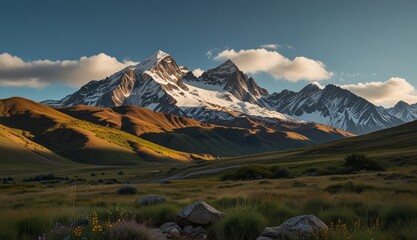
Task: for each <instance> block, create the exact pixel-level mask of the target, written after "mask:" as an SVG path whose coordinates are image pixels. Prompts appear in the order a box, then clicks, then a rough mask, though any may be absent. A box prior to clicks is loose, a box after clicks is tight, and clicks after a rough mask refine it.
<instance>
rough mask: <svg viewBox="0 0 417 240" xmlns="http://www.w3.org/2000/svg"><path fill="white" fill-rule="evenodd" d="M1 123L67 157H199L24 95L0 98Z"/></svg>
mask: <svg viewBox="0 0 417 240" xmlns="http://www.w3.org/2000/svg"><path fill="white" fill-rule="evenodd" d="M0 124H2V125H4V126H7V127H9V128H14V129H19V130H20V131H23V132H24V135H25V136H27V138H28V139H30V140H31V141H33V142H36V143H37V144H39V145H42V146H44V147H46V148H47V149H49V150H51V151H53V152H54V153H56V154H58V155H61V156H64V157H65V158H68V159H70V160H73V161H76V162H83V163H93V164H104V165H129V164H139V163H146V162H148V161H164V160H165V161H166V160H171V161H172V160H183V161H190V160H192V159H202V158H205V157H204V156H199V155H193V154H190V153H183V152H178V151H175V150H172V149H168V148H165V147H162V146H160V145H157V144H154V143H151V142H149V141H146V140H144V139H141V138H138V137H135V136H133V135H131V134H127V133H125V132H123V131H120V130H117V129H113V128H106V127H103V126H100V125H97V124H93V123H90V122H87V121H82V120H78V119H75V118H73V117H71V116H68V115H66V114H64V113H61V112H59V111H56V110H54V109H52V108H50V107H47V106H44V105H42V104H39V103H35V102H33V101H30V100H27V99H23V98H9V99H3V100H0Z"/></svg>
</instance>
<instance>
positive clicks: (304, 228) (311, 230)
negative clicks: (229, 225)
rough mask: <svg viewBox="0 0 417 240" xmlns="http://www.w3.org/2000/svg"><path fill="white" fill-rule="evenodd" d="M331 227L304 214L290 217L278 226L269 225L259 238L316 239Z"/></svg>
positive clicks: (267, 239) (314, 217)
mask: <svg viewBox="0 0 417 240" xmlns="http://www.w3.org/2000/svg"><path fill="white" fill-rule="evenodd" d="M328 229H329V228H328V227H327V225H326V224H325V223H324V222H322V221H321V220H320V219H319V218H317V217H316V216H313V215H302V216H296V217H293V218H290V219H288V220H287V221H285V222H284V223H282V224H281V225H279V226H277V227H267V228H265V229H264V231H263V232H262V234H261V236H260V237H258V238H257V240H276V239H288V240H291V239H316V236H317V235H318V234H321V233H323V232H327V230H328Z"/></svg>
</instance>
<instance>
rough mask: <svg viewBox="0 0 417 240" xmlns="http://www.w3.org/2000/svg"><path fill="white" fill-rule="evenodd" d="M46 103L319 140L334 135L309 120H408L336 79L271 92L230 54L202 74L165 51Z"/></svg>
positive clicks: (358, 128) (364, 126)
mask: <svg viewBox="0 0 417 240" xmlns="http://www.w3.org/2000/svg"><path fill="white" fill-rule="evenodd" d="M43 103H44V104H47V105H50V106H55V107H59V106H76V105H88V106H97V107H117V106H123V105H133V106H140V107H144V108H147V109H150V110H152V111H157V112H164V113H169V114H173V115H178V116H184V117H189V118H193V119H195V120H198V121H201V122H205V123H212V124H219V125H224V126H229V127H230V126H234V127H245V128H251V129H253V128H256V129H260V128H265V127H266V128H271V129H275V130H280V131H291V132H296V133H299V134H305V132H311V131H310V130H311V129H312V128H313V129H316V130H315V133H314V134H311V133H310V134H309V136H308V138H310V139H314V140H315V141H317V142H324V141H328V140H330V139H328V138H327V137H325V135H327V134H322V133H323V132H322V131H317V127H315V126H317V125H314V124H313V125H311V123H308V122H306V121H313V122H316V123H320V124H325V125H330V126H332V127H334V128H337V129H342V130H345V131H348V132H351V133H354V134H363V133H368V132H372V131H376V130H380V129H384V128H388V127H392V126H396V125H399V124H402V123H404V121H403V120H401V119H400V118H398V117H396V116H392V115H391V114H390V113H388V112H387V111H385V110H384V109H380V108H378V107H376V106H375V105H373V104H372V103H370V102H368V101H367V100H365V99H363V98H360V97H358V96H356V95H355V94H353V93H351V92H349V91H348V90H345V89H342V88H339V87H337V86H334V85H328V86H326V87H325V88H324V89H320V88H319V87H318V86H317V85H314V84H310V85H308V86H306V87H305V88H304V89H302V90H301V91H300V92H298V93H296V92H292V91H288V90H284V91H282V92H280V93H272V94H269V93H268V91H267V90H265V89H263V88H261V87H259V86H258V85H257V83H256V82H255V80H254V79H253V78H251V77H248V76H247V75H246V74H244V73H243V72H242V71H241V70H239V68H238V67H237V66H236V65H235V64H234V63H233V62H232V61H230V60H228V61H226V62H224V63H223V64H221V65H220V66H218V67H216V68H213V69H210V70H207V71H206V72H204V73H203V74H202V75H201V76H200V77H198V78H197V77H195V76H194V75H193V73H192V72H191V71H189V70H188V69H187V68H186V67H182V66H178V65H177V63H176V62H175V60H174V59H173V58H172V57H171V56H170V55H169V54H167V53H164V52H162V51H158V52H157V53H155V54H154V55H153V56H151V57H150V58H148V59H147V60H146V61H144V62H141V63H139V64H137V65H135V66H131V67H127V68H125V69H123V70H121V71H119V72H117V73H115V74H113V75H111V76H109V77H107V78H106V79H104V80H100V81H91V82H89V83H88V84H86V85H84V86H83V87H81V89H80V90H78V91H76V92H75V93H73V94H71V95H68V96H67V97H65V98H63V99H61V100H59V101H54V100H47V101H45V102H43ZM306 129H307V130H306ZM332 131H333V132H334V131H337V130H336V129H333V130H332ZM317 133H320V134H319V135H317ZM332 134H333V133H332ZM323 137H324V138H323Z"/></svg>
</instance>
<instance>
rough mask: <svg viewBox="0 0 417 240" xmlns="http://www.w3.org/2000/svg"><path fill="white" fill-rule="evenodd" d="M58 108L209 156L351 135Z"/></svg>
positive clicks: (127, 109) (137, 111)
mask: <svg viewBox="0 0 417 240" xmlns="http://www.w3.org/2000/svg"><path fill="white" fill-rule="evenodd" d="M58 110H59V111H61V112H63V113H65V114H68V115H70V116H73V117H75V118H78V119H82V120H86V121H90V122H93V123H96V124H100V125H103V126H109V127H113V128H117V129H120V130H123V131H125V132H128V133H130V134H133V135H136V136H139V137H141V138H144V139H146V140H149V141H151V142H154V143H157V144H159V145H162V146H165V147H168V148H171V149H175V150H177V151H183V152H191V153H199V154H210V155H212V156H236V155H243V154H249V153H259V152H264V151H274V150H280V149H289V148H296V147H302V146H309V145H312V144H316V143H317V142H323V141H326V140H327V141H330V140H334V139H340V138H342V137H347V136H351V135H350V134H349V133H346V132H343V131H340V130H334V129H320V127H318V126H315V125H314V126H313V125H311V126H309V128H310V131H313V132H314V131H316V132H323V135H324V136H322V138H320V139H314V138H311V137H308V136H305V135H302V134H301V133H297V132H295V131H293V130H292V129H291V128H289V127H287V128H282V129H281V130H276V129H274V128H268V127H265V126H262V125H260V124H258V125H256V124H255V123H254V122H252V123H251V124H248V125H247V126H245V127H238V126H241V125H243V124H241V123H236V124H235V125H230V126H227V127H225V126H218V125H213V124H206V123H201V122H198V121H196V120H194V119H190V118H185V117H179V116H174V115H170V114H166V113H160V112H153V111H150V110H148V109H145V108H141V107H134V106H120V107H113V108H98V107H91V106H76V107H61V108H58ZM239 119H242V118H239ZM227 122H228V123H229V124H230V123H232V122H229V121H227ZM252 124H253V125H252ZM304 125H306V124H304ZM321 127H324V126H321ZM306 132H308V131H307V130H306ZM316 132H314V134H312V135H315V134H316Z"/></svg>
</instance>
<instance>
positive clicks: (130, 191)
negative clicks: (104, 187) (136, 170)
mask: <svg viewBox="0 0 417 240" xmlns="http://www.w3.org/2000/svg"><path fill="white" fill-rule="evenodd" d="M137 192H138V190H137V189H136V188H135V187H134V186H131V185H124V186H121V187H119V188H118V189H117V190H116V193H117V194H120V195H134V194H136V193H137Z"/></svg>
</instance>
